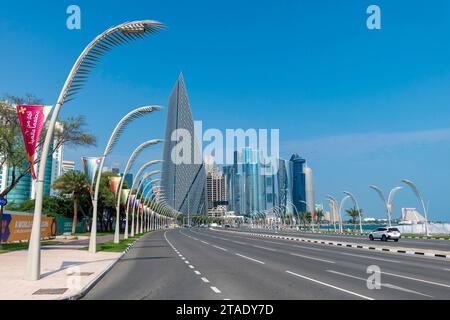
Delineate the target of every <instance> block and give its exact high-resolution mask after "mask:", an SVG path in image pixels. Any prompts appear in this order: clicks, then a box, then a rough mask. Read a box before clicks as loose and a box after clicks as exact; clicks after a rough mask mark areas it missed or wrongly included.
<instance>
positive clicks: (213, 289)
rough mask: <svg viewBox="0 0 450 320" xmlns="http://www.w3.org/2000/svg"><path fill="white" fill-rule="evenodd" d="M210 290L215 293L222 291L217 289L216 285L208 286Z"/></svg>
mask: <svg viewBox="0 0 450 320" xmlns="http://www.w3.org/2000/svg"><path fill="white" fill-rule="evenodd" d="M210 288H211V290H212V291H214V292H215V293H222V291H220V290H219V289H217V288H216V287H210Z"/></svg>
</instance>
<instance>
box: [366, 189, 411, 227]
mask: <svg viewBox="0 0 450 320" xmlns="http://www.w3.org/2000/svg"><path fill="white" fill-rule="evenodd" d="M369 188H371V189H373V190H375V191H376V193H377V194H378V195H379V196H380V198H381V201H383V203H384V205H385V206H386V212H387V217H388V225H389V227H392V208H393V204H392V202H393V201H394V195H395V194H396V193H397V191H399V190H401V189H403V188H402V187H395V188H393V189H391V191H390V192H389V196H388V198H387V199H386V197H385V196H384V194H383V191H381V189H380V188H378V187H377V186H375V185H370V186H369Z"/></svg>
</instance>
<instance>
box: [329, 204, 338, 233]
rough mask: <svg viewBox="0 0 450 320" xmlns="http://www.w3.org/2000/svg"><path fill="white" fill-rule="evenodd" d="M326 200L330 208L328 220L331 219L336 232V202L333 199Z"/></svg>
mask: <svg viewBox="0 0 450 320" xmlns="http://www.w3.org/2000/svg"><path fill="white" fill-rule="evenodd" d="M327 200H328V205H329V206H330V210H331V212H330V218H332V219H333V228H334V232H336V216H337V214H336V211H337V204H336V201H335V200H334V198H333V199H331V198H327ZM331 215H332V217H331Z"/></svg>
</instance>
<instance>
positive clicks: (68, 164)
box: [62, 160, 75, 174]
mask: <svg viewBox="0 0 450 320" xmlns="http://www.w3.org/2000/svg"><path fill="white" fill-rule="evenodd" d="M71 171H75V161H72V160H63V162H62V174H66V173H67V172H71Z"/></svg>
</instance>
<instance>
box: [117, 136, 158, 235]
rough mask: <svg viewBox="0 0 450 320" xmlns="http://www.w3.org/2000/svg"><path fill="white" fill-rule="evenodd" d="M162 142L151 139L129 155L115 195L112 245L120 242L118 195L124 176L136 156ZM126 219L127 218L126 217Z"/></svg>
mask: <svg viewBox="0 0 450 320" xmlns="http://www.w3.org/2000/svg"><path fill="white" fill-rule="evenodd" d="M160 142H162V140H160V139H153V140H149V141H146V142H144V143H142V144H141V145H140V146H139V147H137V148H136V149H135V150H134V151H133V153H132V154H131V156H130V158H129V159H128V162H127V165H126V166H125V170H124V171H123V176H122V179H120V185H119V189H118V191H117V194H118V195H119V196H118V197H117V204H116V230H115V232H114V243H119V240H120V235H119V233H120V230H119V229H120V199H121V198H122V197H121V196H120V195H121V193H122V187H123V182H124V181H125V176H126V175H127V173H128V170H130V168H131V166H132V165H133V163H134V161H135V160H136V157H137V156H138V154H139V153H140V152H142V151H143V150H144V149H146V148H148V147H150V146H153V145H155V144H158V143H160ZM126 218H128V217H126ZM125 228H127V225H126V226H125Z"/></svg>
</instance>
